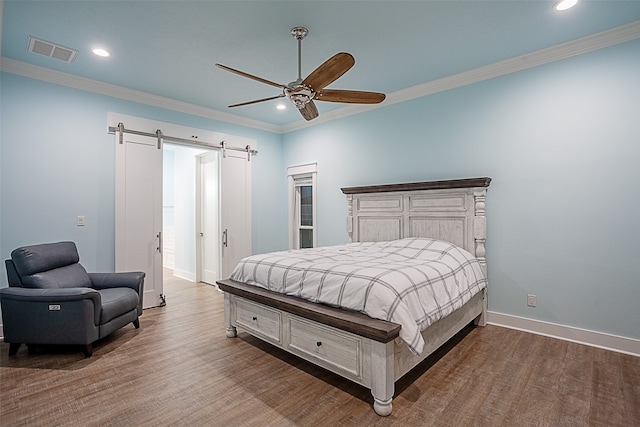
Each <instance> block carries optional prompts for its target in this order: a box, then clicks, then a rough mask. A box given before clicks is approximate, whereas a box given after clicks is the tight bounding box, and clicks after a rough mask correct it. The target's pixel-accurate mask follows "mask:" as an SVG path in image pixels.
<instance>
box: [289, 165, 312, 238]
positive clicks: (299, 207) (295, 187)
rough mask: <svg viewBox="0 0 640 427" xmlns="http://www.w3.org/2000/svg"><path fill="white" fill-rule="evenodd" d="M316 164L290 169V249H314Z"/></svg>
mask: <svg viewBox="0 0 640 427" xmlns="http://www.w3.org/2000/svg"><path fill="white" fill-rule="evenodd" d="M316 170H317V168H316V164H315V163H311V164H308V165H301V166H293V167H290V168H288V175H289V227H290V231H289V248H291V249H305V248H314V247H316V245H317V241H318V237H317V232H316V185H315V183H316Z"/></svg>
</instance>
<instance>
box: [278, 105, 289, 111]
mask: <svg viewBox="0 0 640 427" xmlns="http://www.w3.org/2000/svg"><path fill="white" fill-rule="evenodd" d="M276 108H277V109H278V110H286V109H287V106H286V105H284V104H278V105H276Z"/></svg>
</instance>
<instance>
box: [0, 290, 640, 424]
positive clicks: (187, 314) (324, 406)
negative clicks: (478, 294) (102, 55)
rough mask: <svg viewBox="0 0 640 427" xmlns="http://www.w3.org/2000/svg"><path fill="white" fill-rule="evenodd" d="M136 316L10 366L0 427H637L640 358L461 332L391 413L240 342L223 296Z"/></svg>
mask: <svg viewBox="0 0 640 427" xmlns="http://www.w3.org/2000/svg"><path fill="white" fill-rule="evenodd" d="M165 294H166V296H167V305H166V307H162V308H154V309H149V310H145V312H144V314H143V316H142V317H141V318H140V320H141V328H140V329H138V330H136V329H134V327H133V326H131V325H128V326H126V327H124V328H122V329H120V330H119V331H117V332H115V333H114V334H112V335H111V336H110V337H108V338H106V339H104V340H102V341H100V342H98V343H97V344H96V345H95V349H94V355H93V357H92V358H89V359H86V358H84V355H83V354H82V351H81V349H79V348H69V347H47V348H40V349H38V351H37V352H36V354H32V355H30V354H27V350H26V348H25V347H24V346H23V347H22V348H21V349H20V351H19V352H18V354H17V355H16V356H13V357H9V356H8V351H9V346H8V344H5V343H2V344H0V424H1V425H3V426H20V425H29V426H39V425H43V426H44V425H47V426H51V425H71V426H76V425H77V426H80V425H81V426H109V425H116V426H125V425H126V426H164V425H172V426H187V425H189V426H200V425H207V426H492V427H493V426H509V427H511V426H639V425H640V358H637V357H633V356H627V355H622V354H618V353H613V352H609V351H605V350H600V349H596V348H592V347H586V346H582V345H579V344H574V343H569V342H564V341H558V340H554V339H550V338H545V337H541V336H537V335H531V334H527V333H524V332H519V331H514V330H509V329H504V328H499V327H495V326H487V327H485V328H469V329H466V330H464V331H463V332H462V333H461V334H459V335H458V336H457V337H456V338H454V341H455V342H452V343H448V344H446V345H445V346H444V347H443V348H442V349H441V350H439V351H438V352H437V354H436V355H434V357H431V358H429V359H427V360H426V361H425V362H424V363H423V364H422V365H421V366H419V367H418V368H417V370H415V371H412V372H410V373H409V374H408V375H407V376H406V378H403V379H401V380H400V381H398V382H397V383H396V395H395V398H394V401H393V413H392V414H391V415H390V416H389V417H386V418H382V417H379V416H377V415H376V414H375V413H374V412H373V409H372V407H371V405H372V398H371V395H370V393H369V391H368V390H366V389H365V388H363V387H361V386H358V385H356V384H353V383H351V382H349V381H347V380H344V379H342V378H340V377H338V376H336V375H333V374H331V373H329V372H326V371H324V370H322V369H320V368H316V367H314V366H311V365H309V364H308V363H306V362H304V361H302V360H300V359H298V358H297V357H295V356H291V355H289V354H288V353H286V352H284V351H281V350H278V349H275V348H273V347H271V346H269V345H267V344H265V343H262V342H261V341H259V340H257V339H255V338H253V337H250V336H248V335H247V334H245V333H243V332H240V333H239V335H238V338H234V339H229V338H227V337H226V336H225V331H224V321H223V298H222V294H221V293H220V292H219V291H217V290H216V289H215V288H214V287H212V286H208V285H204V284H193V283H188V282H182V281H180V280H177V279H176V280H168V281H166V283H165Z"/></svg>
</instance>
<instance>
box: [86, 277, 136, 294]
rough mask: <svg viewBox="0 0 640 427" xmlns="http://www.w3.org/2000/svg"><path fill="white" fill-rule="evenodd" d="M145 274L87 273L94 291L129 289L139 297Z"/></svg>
mask: <svg viewBox="0 0 640 427" xmlns="http://www.w3.org/2000/svg"><path fill="white" fill-rule="evenodd" d="M144 276H145V274H144V273H143V272H141V271H136V272H127V273H89V278H90V279H91V284H92V285H93V288H94V289H107V288H131V289H133V290H134V291H136V292H137V293H138V295H140V294H141V293H142V284H143V282H144Z"/></svg>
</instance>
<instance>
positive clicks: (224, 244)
mask: <svg viewBox="0 0 640 427" xmlns="http://www.w3.org/2000/svg"><path fill="white" fill-rule="evenodd" d="M222 246H224V247H225V248H226V247H228V246H227V229H226V228H225V229H224V231H223V232H222Z"/></svg>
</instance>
